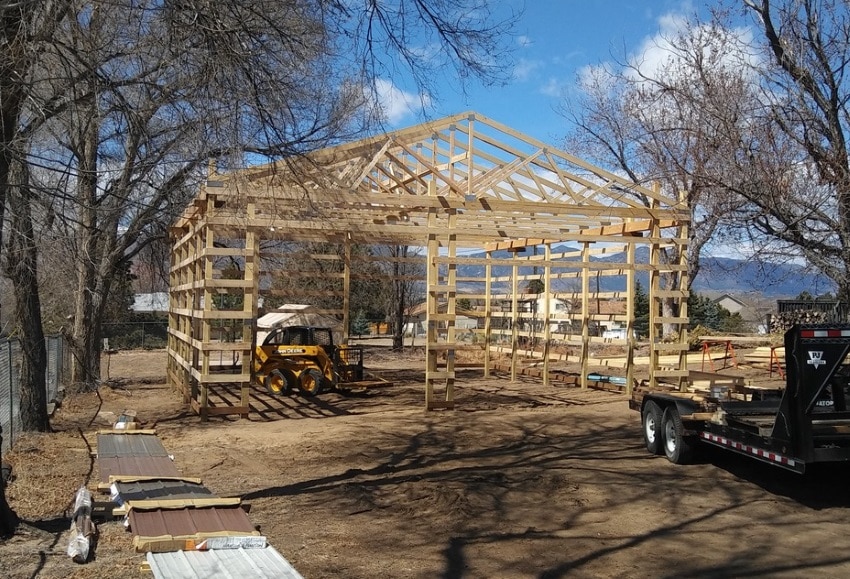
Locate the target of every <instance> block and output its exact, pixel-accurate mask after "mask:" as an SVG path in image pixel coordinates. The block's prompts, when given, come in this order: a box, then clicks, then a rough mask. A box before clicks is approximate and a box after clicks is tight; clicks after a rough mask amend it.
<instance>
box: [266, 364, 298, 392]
mask: <svg viewBox="0 0 850 579" xmlns="http://www.w3.org/2000/svg"><path fill="white" fill-rule="evenodd" d="M295 383H296V380H295V374H293V373H292V371H291V370H287V369H286V368H279V369H277V370H272V371H271V372H269V373H268V375H267V376H266V379H265V380H264V381H263V384H264V385H265V387H266V390H267V391H268V393H269V394H271V395H272V396H286V395H287V394H290V393H291V392H292V389H293V388H295Z"/></svg>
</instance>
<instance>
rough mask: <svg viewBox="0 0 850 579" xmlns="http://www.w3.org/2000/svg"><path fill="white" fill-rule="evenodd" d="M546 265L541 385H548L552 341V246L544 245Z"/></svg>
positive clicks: (544, 274) (544, 275)
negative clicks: (550, 319)
mask: <svg viewBox="0 0 850 579" xmlns="http://www.w3.org/2000/svg"><path fill="white" fill-rule="evenodd" d="M545 248H546V249H545V251H546V254H545V256H544V257H545V258H546V267H545V269H544V270H543V295H544V296H546V299H545V302H544V305H543V385H544V386H549V344H550V342H551V341H552V327H551V323H550V321H549V318H550V316H551V315H552V308H551V301H552V267H551V266H550V265H549V264H550V262H551V261H552V246H551V245H550V244H548V243H547V244H546V245H545Z"/></svg>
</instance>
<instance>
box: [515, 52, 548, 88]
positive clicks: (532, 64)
mask: <svg viewBox="0 0 850 579" xmlns="http://www.w3.org/2000/svg"><path fill="white" fill-rule="evenodd" d="M542 66H543V63H542V62H540V61H539V60H529V59H527V58H520V59H519V60H518V61H517V63H516V66H515V67H514V71H513V77H514V80H518V81H520V82H523V81H526V80H528V79H529V78H531V76H532V75H533V74H534V71H536V70H538V69H539V68H541V67H542Z"/></svg>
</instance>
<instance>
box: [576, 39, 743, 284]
mask: <svg viewBox="0 0 850 579" xmlns="http://www.w3.org/2000/svg"><path fill="white" fill-rule="evenodd" d="M663 44H664V46H663V47H658V48H661V49H663V51H664V52H665V53H666V55H667V57H666V60H665V61H664V62H663V64H661V65H659V66H657V67H654V68H650V67H649V66H648V65H647V63H645V62H644V61H642V60H641V58H640V57H639V56H638V57H633V58H631V59H627V60H626V61H625V62H624V63H623V64H619V65H616V64H614V65H610V64H609V65H604V66H598V67H596V68H594V69H591V70H590V71H587V72H585V73H584V74H583V76H582V77H581V78H580V82H579V88H580V89H581V91H580V93H579V97H578V98H575V99H572V100H568V101H566V102H565V103H564V104H563V106H562V107H561V110H562V112H563V114H564V116H565V117H566V118H567V119H568V120H569V121H570V122H571V124H572V125H573V126H574V127H575V129H574V130H573V131H572V133H571V134H570V135H569V136H568V138H567V147H568V148H571V149H573V150H576V151H577V152H580V153H581V154H583V155H585V156H586V157H587V158H589V159H592V160H594V161H595V162H597V163H599V164H602V165H606V166H612V165H613V166H614V167H615V168H616V169H617V170H619V171H620V172H622V173H623V174H625V175H627V176H628V177H629V178H630V179H631V180H632V181H634V182H635V183H638V184H641V185H644V186H653V184H654V183H659V184H661V186H662V187H663V189H665V190H666V191H667V193H668V195H670V196H671V197H676V196H678V195H679V194H680V192H681V193H684V195H685V198H686V200H687V202H688V205H689V207H690V209H691V215H692V223H691V227H690V229H689V236H690V238H689V242H690V243H689V247H688V274H689V281H690V282H691V283H692V282H693V280H694V278H696V276H697V275H698V274H699V271H700V256H701V255H702V253H703V250H704V248H705V247H706V245H707V244H709V243H710V241H711V240H712V239H716V237H717V235H718V234H719V233H722V232H723V231H724V225H727V226H728V225H729V224H730V223H731V222H732V220H731V216H732V212H733V211H734V210H735V209H736V208H737V207H738V206H739V205H740V204H741V201H740V199H739V198H738V197H736V196H734V195H732V194H731V193H730V192H729V191H728V189H727V188H726V187H724V186H723V185H722V183H721V182H722V179H718V175H725V174H728V172H729V169H730V166H731V160H730V158H729V157H728V155H729V152H730V147H729V146H727V143H728V139H727V129H728V127H727V126H726V124H727V123H728V122H729V119H730V117H729V115H728V114H727V113H728V111H729V109H730V107H732V106H734V103H740V102H746V101H745V100H743V101H742V99H745V98H746V97H748V96H750V95H749V93H748V92H747V87H748V83H747V79H746V76H745V75H746V72H744V71H745V69H746V67H744V66H743V65H744V64H746V63H745V62H742V61H743V60H745V59H746V56H747V53H746V51H745V50H744V49H745V47H744V46H743V45H742V44H741V43H740V42H739V41H738V39H737V38H736V37H735V36H734V35H732V34H730V33H729V32H728V31H727V30H726V29H725V28H723V27H721V26H719V25H701V24H700V25H695V24H691V25H689V26H687V27H685V28H684V29H683V30H682V31H681V32H679V33H678V34H676V35H675V36H671V37H669V38H665V39H663ZM718 107H719V110H718ZM744 119H745V117H743V116H742V117H741V121H742V122H743V121H744ZM640 201H641V202H643V203H644V204H646V205H647V206H649V204H650V200H649V199H647V198H643V197H641V198H640ZM678 257H679V256H678V251H677V249H675V248H673V249H666V250H665V251H664V253H663V258H665V259H666V260H668V261H671V262H673V261H675V260H678Z"/></svg>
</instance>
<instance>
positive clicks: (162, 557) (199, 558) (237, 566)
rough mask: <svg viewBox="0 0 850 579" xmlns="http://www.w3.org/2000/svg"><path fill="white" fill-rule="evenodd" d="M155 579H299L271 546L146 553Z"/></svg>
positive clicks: (297, 574) (299, 576)
mask: <svg viewBox="0 0 850 579" xmlns="http://www.w3.org/2000/svg"><path fill="white" fill-rule="evenodd" d="M147 560H148V563H150V566H151V571H152V572H153V576H154V577H155V578H156V579H166V578H167V579H212V578H216V579H218V578H222V579H226V578H231V577H232V578H234V579H242V578H244V577H252V578H256V579H302V577H301V574H300V573H299V572H298V571H296V570H295V568H294V567H293V566H292V565H291V564H290V563H289V561H287V560H286V559H285V558H284V557H283V555H281V554H280V553H279V552H278V551H277V550H276V549H275V548H274V547H271V546H268V547H266V548H264V549H215V550H211V551H175V552H173V553H148V554H147Z"/></svg>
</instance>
